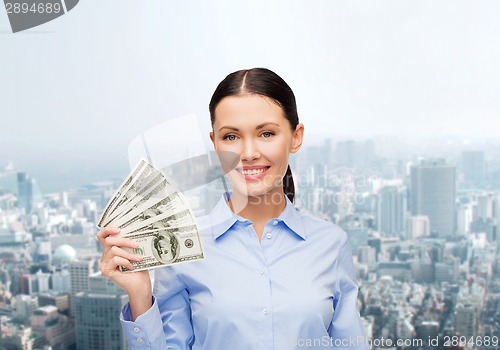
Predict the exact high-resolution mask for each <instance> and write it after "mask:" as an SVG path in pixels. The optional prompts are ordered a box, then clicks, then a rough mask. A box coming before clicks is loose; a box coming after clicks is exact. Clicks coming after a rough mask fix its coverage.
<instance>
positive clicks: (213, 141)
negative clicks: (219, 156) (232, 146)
mask: <svg viewBox="0 0 500 350" xmlns="http://www.w3.org/2000/svg"><path fill="white" fill-rule="evenodd" d="M209 135H210V140H211V141H212V143H213V144H214V149H215V150H216V149H217V148H215V140H214V132H213V131H210V133H209Z"/></svg>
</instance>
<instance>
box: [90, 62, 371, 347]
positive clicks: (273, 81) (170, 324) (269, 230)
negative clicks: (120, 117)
mask: <svg viewBox="0 0 500 350" xmlns="http://www.w3.org/2000/svg"><path fill="white" fill-rule="evenodd" d="M209 109H210V114H211V121H212V127H213V130H212V132H211V133H210V139H211V140H212V142H213V145H214V148H215V150H216V151H217V152H218V154H219V157H220V158H221V163H222V165H223V167H225V170H226V173H227V175H228V177H229V179H230V181H231V182H232V185H233V187H232V188H233V191H232V193H224V194H223V195H222V197H221V199H220V200H219V203H218V204H217V205H216V206H215V208H214V209H213V210H212V212H211V213H210V214H209V215H208V217H207V218H206V219H205V220H204V221H202V222H200V226H201V227H202V234H203V236H204V237H205V239H204V246H205V252H206V258H205V259H204V260H203V261H200V262H196V263H192V264H178V265H170V266H164V267H161V268H158V269H156V270H155V282H154V290H153V292H152V291H151V288H150V286H148V285H147V281H148V278H149V277H148V275H147V272H145V271H140V272H137V273H133V274H124V273H122V272H120V271H119V270H118V265H120V264H126V259H132V258H134V257H133V256H131V255H129V254H128V253H127V252H125V250H123V249H122V248H120V246H126V247H131V246H130V242H128V241H125V240H123V239H121V240H120V238H116V236H115V234H116V233H117V232H118V230H116V229H112V228H105V229H103V230H101V231H100V232H99V233H98V237H99V238H100V241H101V243H102V244H103V246H104V249H103V250H104V252H105V253H103V258H102V259H101V271H103V273H104V274H105V275H106V276H108V277H109V278H111V279H112V280H113V281H115V282H116V283H117V284H119V285H120V286H121V287H122V288H123V289H124V290H125V291H127V293H128V295H129V304H127V305H126V306H125V308H124V309H123V310H122V313H121V315H120V319H121V322H122V326H123V328H124V331H125V334H126V337H127V340H128V342H129V345H130V348H137V349H183V350H187V349H192V350H201V349H207V350H212V349H217V350H219V349H222V350H224V349H238V350H246V349H248V350H257V349H277V350H278V349H279V350H281V349H283V350H291V349H292V350H293V349H304V348H307V349H311V348H313V349H335V348H338V346H337V345H336V344H341V347H342V349H360V350H365V349H367V345H366V340H365V338H364V330H363V326H362V323H361V318H360V315H359V311H358V308H357V294H358V288H357V285H356V281H355V274H354V269H353V264H352V255H351V248H350V245H349V242H348V240H347V235H346V233H345V232H344V231H342V229H340V228H339V227H338V226H336V225H334V224H332V223H330V222H327V221H324V220H321V219H319V218H315V217H312V216H308V215H304V214H302V213H301V212H299V211H297V210H296V209H295V207H294V205H293V198H294V193H295V189H294V185H293V181H292V174H291V170H290V167H289V165H288V158H289V156H290V154H291V153H295V152H297V151H298V150H299V149H300V147H301V145H302V140H303V135H304V126H303V125H302V124H301V123H299V119H298V115H297V107H296V102H295V96H294V94H293V92H292V90H291V89H290V87H289V86H288V85H287V84H286V82H285V81H284V80H283V79H281V78H280V77H279V76H278V75H277V74H275V73H274V72H272V71H270V70H268V69H264V68H254V69H250V70H241V71H237V72H234V73H232V74H230V75H228V76H227V77H226V78H225V79H224V80H223V81H222V82H221V83H220V84H219V85H218V87H217V89H216V90H215V92H214V95H213V97H212V99H211V101H210V105H209ZM228 153H230V154H233V155H237V159H238V162H237V164H236V165H235V164H234V161H233V160H231V161H225V158H224V154H228ZM158 249H159V250H162V252H163V251H164V250H165V248H164V247H160V246H159V248H158ZM134 275H135V276H134ZM304 339H307V340H308V342H307V344H313V345H314V346H312V347H311V346H309V345H304V344H306V343H305V342H304V341H303V340H304ZM330 339H331V340H335V341H324V340H330ZM346 344H347V345H346Z"/></svg>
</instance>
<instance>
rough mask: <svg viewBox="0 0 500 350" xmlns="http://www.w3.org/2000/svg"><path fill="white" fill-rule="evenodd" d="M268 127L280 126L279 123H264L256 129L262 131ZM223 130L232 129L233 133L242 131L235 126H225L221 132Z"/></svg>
mask: <svg viewBox="0 0 500 350" xmlns="http://www.w3.org/2000/svg"><path fill="white" fill-rule="evenodd" d="M267 125H276V126H280V125H279V124H278V123H271V122H268V123H262V124H259V125H257V126H256V127H255V130H259V129H262V128H263V127H265V126H267ZM222 129H230V130H233V131H240V129H238V128H235V127H234V126H223V127H221V128H220V129H219V131H221V130H222Z"/></svg>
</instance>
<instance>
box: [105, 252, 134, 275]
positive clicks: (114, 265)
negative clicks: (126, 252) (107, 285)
mask: <svg viewBox="0 0 500 350" xmlns="http://www.w3.org/2000/svg"><path fill="white" fill-rule="evenodd" d="M120 266H123V267H125V268H127V269H129V270H133V269H134V265H132V263H131V262H130V261H129V260H127V259H125V258H123V257H121V256H114V257H113V258H112V259H111V260H108V261H107V262H105V263H101V265H100V270H101V273H102V274H103V275H104V276H108V277H111V276H112V275H113V274H114V273H116V272H118V271H120V270H119V267H120Z"/></svg>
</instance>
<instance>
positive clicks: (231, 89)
mask: <svg viewBox="0 0 500 350" xmlns="http://www.w3.org/2000/svg"><path fill="white" fill-rule="evenodd" d="M244 94H258V95H263V96H266V97H269V98H270V99H272V100H273V101H274V102H276V104H277V105H279V106H280V107H281V108H282V109H283V112H284V114H285V117H286V119H288V121H289V122H290V126H291V128H292V131H295V128H296V127H297V125H298V124H299V116H298V114H297V103H296V102H295V95H294V94H293V91H292V89H291V88H290V86H288V84H287V83H286V82H285V81H284V80H283V79H282V78H281V77H280V76H279V75H277V74H276V73H274V72H273V71H271V70H269V69H266V68H252V69H243V70H239V71H236V72H233V73H231V74H229V75H228V76H227V77H226V78H224V80H222V81H221V82H220V83H219V85H218V86H217V88H216V89H215V92H214V94H213V95H212V99H211V100H210V104H209V107H208V108H209V110H210V120H211V122H212V126H213V125H214V123H215V108H216V107H217V105H218V104H219V102H220V101H221V100H222V99H223V98H224V97H228V96H240V95H244ZM283 191H284V192H285V195H286V196H287V197H288V198H289V199H290V201H292V202H293V199H294V197H295V186H294V183H293V177H292V170H291V169H290V165H288V168H287V169H286V174H285V176H284V178H283Z"/></svg>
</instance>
